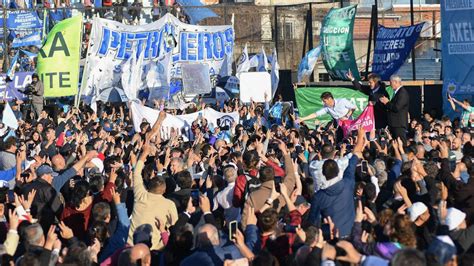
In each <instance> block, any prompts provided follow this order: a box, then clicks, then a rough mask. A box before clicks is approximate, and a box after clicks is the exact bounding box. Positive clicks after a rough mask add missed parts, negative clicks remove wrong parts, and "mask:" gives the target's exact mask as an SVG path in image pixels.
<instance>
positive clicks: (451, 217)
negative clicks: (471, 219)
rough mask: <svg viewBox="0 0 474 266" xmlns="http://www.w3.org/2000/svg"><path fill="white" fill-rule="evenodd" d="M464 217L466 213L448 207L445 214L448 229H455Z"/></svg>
mask: <svg viewBox="0 0 474 266" xmlns="http://www.w3.org/2000/svg"><path fill="white" fill-rule="evenodd" d="M464 219H466V214H465V213H464V212H462V211H460V210H458V209H456V208H448V212H447V214H446V225H447V226H448V227H449V231H452V230H454V229H456V228H457V227H458V226H459V225H460V224H461V223H462V221H464Z"/></svg>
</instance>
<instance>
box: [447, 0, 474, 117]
mask: <svg viewBox="0 0 474 266" xmlns="http://www.w3.org/2000/svg"><path fill="white" fill-rule="evenodd" d="M441 42H442V44H441V45H442V48H441V50H442V57H443V99H444V100H443V113H444V114H447V115H448V116H450V117H451V118H453V117H455V116H459V115H460V114H461V111H462V110H460V109H462V108H461V107H460V106H457V109H458V110H457V111H459V112H457V113H455V112H454V110H453V109H452V108H451V106H450V104H449V102H448V101H447V97H446V94H447V93H449V94H451V95H452V96H453V97H454V98H456V99H458V100H460V101H462V100H464V99H468V100H469V101H470V103H471V106H472V105H473V100H474V97H473V95H474V0H466V1H459V0H441Z"/></svg>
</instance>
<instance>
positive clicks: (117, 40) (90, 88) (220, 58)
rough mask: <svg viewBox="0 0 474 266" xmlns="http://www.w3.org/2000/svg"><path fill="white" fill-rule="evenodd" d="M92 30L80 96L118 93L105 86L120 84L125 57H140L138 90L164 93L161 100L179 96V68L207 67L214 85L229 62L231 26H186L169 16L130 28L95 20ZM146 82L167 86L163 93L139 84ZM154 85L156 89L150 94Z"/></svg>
mask: <svg viewBox="0 0 474 266" xmlns="http://www.w3.org/2000/svg"><path fill="white" fill-rule="evenodd" d="M92 25H93V27H92V32H91V34H90V41H89V47H88V52H87V58H86V64H85V66H84V75H83V79H82V85H81V95H84V96H93V95H95V96H96V98H106V97H100V96H97V94H99V93H98V92H99V91H104V90H105V89H107V88H108V87H110V86H112V87H113V88H115V89H117V88H122V85H121V84H117V83H114V84H111V83H113V82H111V80H116V81H120V80H121V75H123V74H126V73H124V70H125V69H123V65H124V64H125V62H126V61H127V60H128V59H129V58H130V57H131V56H135V57H136V58H137V59H138V58H139V56H140V54H141V53H144V56H143V64H142V67H143V68H142V69H143V70H144V71H142V74H141V77H140V78H141V79H140V80H141V81H142V82H141V84H142V85H141V86H142V87H141V88H140V89H146V88H148V89H149V90H150V91H152V90H154V89H163V90H168V91H169V93H161V94H162V95H169V96H170V97H172V96H173V95H174V94H176V93H178V92H180V91H181V90H182V84H183V82H182V73H181V64H183V63H201V64H207V65H208V66H209V75H210V79H211V80H213V81H214V80H216V79H217V75H218V74H219V72H220V69H221V67H222V64H223V63H224V61H225V58H226V56H227V57H229V58H232V57H233V49H234V29H233V27H232V26H231V25H229V26H196V25H189V24H185V23H182V22H180V21H179V20H178V19H177V18H176V17H174V16H172V15H171V14H169V13H168V14H166V15H165V16H163V17H162V18H161V19H160V20H158V21H155V22H153V23H151V24H147V25H140V26H130V25H125V24H122V23H119V22H116V21H112V20H106V19H101V18H97V17H96V18H94V22H93V24H92ZM170 53H171V54H170ZM167 55H168V57H167ZM167 61H169V63H168V62H167ZM150 71H156V73H149V72H150ZM116 76H118V77H116ZM149 76H153V77H155V78H156V79H159V80H160V81H163V80H167V81H169V84H171V85H170V86H169V87H165V86H163V84H162V83H163V82H156V83H155V82H147V81H145V80H147V77H149ZM102 77H103V78H102ZM155 85H156V86H159V87H157V88H154V87H153V86H155ZM150 86H152V87H150ZM129 100H130V99H129Z"/></svg>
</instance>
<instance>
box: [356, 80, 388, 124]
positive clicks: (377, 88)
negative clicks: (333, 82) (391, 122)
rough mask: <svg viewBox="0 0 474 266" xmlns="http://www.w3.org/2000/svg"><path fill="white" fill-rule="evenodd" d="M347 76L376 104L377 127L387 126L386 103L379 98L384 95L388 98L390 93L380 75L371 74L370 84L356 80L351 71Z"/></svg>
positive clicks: (357, 88)
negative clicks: (363, 83)
mask: <svg viewBox="0 0 474 266" xmlns="http://www.w3.org/2000/svg"><path fill="white" fill-rule="evenodd" d="M347 78H349V79H350V80H351V81H352V85H354V88H355V89H356V90H358V91H361V92H362V93H364V94H365V95H368V96H369V101H370V102H372V103H373V104H374V115H375V128H376V129H382V128H385V127H386V126H387V110H386V108H385V105H384V104H382V103H381V102H380V100H379V99H380V98H381V97H383V96H385V97H387V98H388V97H389V95H388V93H387V90H386V89H385V83H383V82H381V80H380V76H379V75H377V74H375V73H371V74H369V76H368V77H367V79H368V83H369V85H368V86H366V85H362V84H361V82H360V81H357V80H355V78H354V76H352V73H351V71H349V72H348V73H347Z"/></svg>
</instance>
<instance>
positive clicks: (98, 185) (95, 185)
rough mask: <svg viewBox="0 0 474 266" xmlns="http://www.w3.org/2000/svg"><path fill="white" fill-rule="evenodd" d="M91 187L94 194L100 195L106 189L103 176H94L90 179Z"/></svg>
mask: <svg viewBox="0 0 474 266" xmlns="http://www.w3.org/2000/svg"><path fill="white" fill-rule="evenodd" d="M89 185H90V189H91V192H92V193H94V194H95V193H99V192H100V191H102V189H103V188H104V179H102V176H92V177H91V178H90V179H89Z"/></svg>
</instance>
